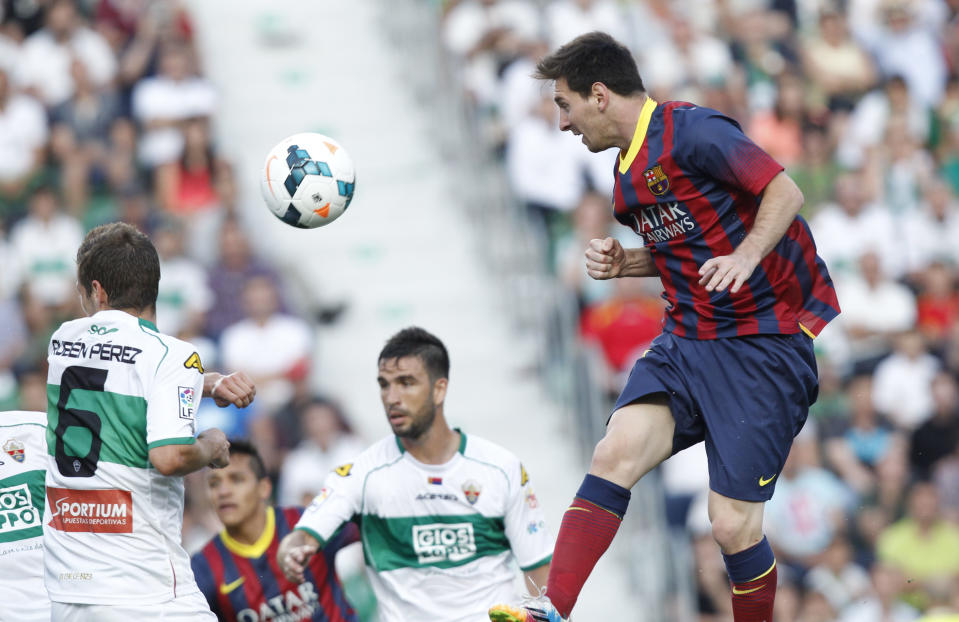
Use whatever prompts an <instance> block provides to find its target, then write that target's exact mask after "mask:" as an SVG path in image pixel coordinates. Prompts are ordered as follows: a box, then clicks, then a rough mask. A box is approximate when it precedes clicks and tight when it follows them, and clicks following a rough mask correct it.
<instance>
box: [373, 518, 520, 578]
mask: <svg viewBox="0 0 959 622" xmlns="http://www.w3.org/2000/svg"><path fill="white" fill-rule="evenodd" d="M360 525H361V529H362V532H363V537H362V540H363V554H364V556H365V557H366V563H367V565H369V566H370V567H371V568H373V569H375V570H377V571H380V572H382V571H386V570H396V569H398V568H426V567H432V568H454V567H456V566H462V565H464V564H468V563H470V562H473V561H475V560H477V559H479V558H481V557H486V556H490V555H498V554H500V553H503V552H505V551H508V550H509V540H508V539H507V538H506V533H505V532H504V522H503V519H502V518H501V517H497V518H490V517H487V516H482V515H480V514H463V515H459V516H408V517H382V516H376V515H373V514H365V515H364V516H363V517H362V521H361V522H360Z"/></svg>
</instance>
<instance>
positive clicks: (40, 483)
mask: <svg viewBox="0 0 959 622" xmlns="http://www.w3.org/2000/svg"><path fill="white" fill-rule="evenodd" d="M45 478H46V471H44V470H43V469H36V470H33V471H27V472H25V473H18V474H16V475H12V476H10V477H5V478H3V479H0V543H3V542H13V541H15V540H26V539H27V538H36V537H40V536H42V535H43V491H44V480H45Z"/></svg>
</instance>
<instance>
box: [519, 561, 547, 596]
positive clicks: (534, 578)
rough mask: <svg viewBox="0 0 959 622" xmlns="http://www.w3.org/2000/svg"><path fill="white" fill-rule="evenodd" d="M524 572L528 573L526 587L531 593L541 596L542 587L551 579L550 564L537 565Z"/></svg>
mask: <svg viewBox="0 0 959 622" xmlns="http://www.w3.org/2000/svg"><path fill="white" fill-rule="evenodd" d="M524 574H525V575H526V589H527V590H529V593H530V595H532V596H539V594H540V588H544V587H546V582H547V581H548V580H549V564H548V563H546V564H543V565H542V566H537V567H536V568H533V569H531V570H527V571H526V572H525V573H524Z"/></svg>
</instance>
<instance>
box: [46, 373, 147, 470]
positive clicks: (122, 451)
mask: <svg viewBox="0 0 959 622" xmlns="http://www.w3.org/2000/svg"><path fill="white" fill-rule="evenodd" d="M59 401H60V386H59V385H55V384H48V385H47V402H48V403H49V404H50V405H51V407H50V410H49V412H48V413H47V419H48V422H47V453H48V454H50V455H51V456H54V455H56V454H55V449H56V441H57V439H56V429H57V426H58V424H59V422H60V413H59V411H58V410H57V408H56V405H57V404H58V403H59ZM66 408H67V409H76V410H86V411H90V412H92V413H95V414H96V415H97V417H98V418H99V420H100V441H101V444H100V458H99V460H100V462H112V463H114V464H122V465H123V466H129V467H138V468H141V469H145V468H147V467H148V466H149V464H150V463H149V458H148V452H147V401H146V399H144V398H142V397H138V396H135V395H123V394H121V393H112V392H110V391H90V390H87V389H73V390H72V391H70V398H69V399H68V400H67V404H66ZM92 441H93V435H92V432H91V430H90V429H89V428H87V427H85V426H71V427H69V428H67V429H66V430H65V431H64V433H63V444H64V449H65V453H66V454H67V455H69V456H85V455H87V454H88V453H89V452H90V443H91V442H92Z"/></svg>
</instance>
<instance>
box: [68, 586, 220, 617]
mask: <svg viewBox="0 0 959 622" xmlns="http://www.w3.org/2000/svg"><path fill="white" fill-rule="evenodd" d="M50 619H51V620H55V621H56V622H130V620H156V621H157V622H160V621H162V622H180V621H181V620H182V621H183V622H188V621H190V620H200V621H208V622H216V616H215V615H213V613H211V612H210V605H208V604H207V602H206V598H204V597H203V594H202V593H201V592H194V593H193V594H187V595H186V596H178V597H177V598H174V599H172V600H168V601H166V602H165V603H160V604H152V605H81V604H78V603H58V602H56V601H54V602H53V611H52V614H51V617H50Z"/></svg>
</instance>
